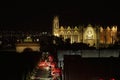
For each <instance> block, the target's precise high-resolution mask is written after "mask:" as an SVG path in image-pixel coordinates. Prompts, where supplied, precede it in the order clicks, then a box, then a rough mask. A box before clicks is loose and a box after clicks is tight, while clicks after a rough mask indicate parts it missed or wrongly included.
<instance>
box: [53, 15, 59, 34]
mask: <svg viewBox="0 0 120 80" xmlns="http://www.w3.org/2000/svg"><path fill="white" fill-rule="evenodd" d="M52 32H53V35H55V36H59V35H58V32H59V17H58V16H54V19H53V31H52Z"/></svg>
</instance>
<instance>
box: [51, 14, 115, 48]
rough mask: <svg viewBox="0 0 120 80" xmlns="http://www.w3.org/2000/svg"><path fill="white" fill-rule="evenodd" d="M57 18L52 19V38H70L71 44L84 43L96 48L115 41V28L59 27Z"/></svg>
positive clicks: (88, 26)
mask: <svg viewBox="0 0 120 80" xmlns="http://www.w3.org/2000/svg"><path fill="white" fill-rule="evenodd" d="M59 24H60V23H59V17H58V16H54V18H53V28H52V29H53V30H52V34H53V35H54V36H58V37H60V36H62V37H63V38H64V40H65V39H67V38H70V40H71V43H74V42H76V43H80V42H82V43H86V44H89V46H94V47H98V46H100V45H102V46H103V45H104V46H105V45H110V44H114V43H115V42H116V41H117V26H116V25H115V26H106V27H105V28H104V27H102V26H93V25H91V24H88V25H87V26H74V27H73V26H60V25H59Z"/></svg>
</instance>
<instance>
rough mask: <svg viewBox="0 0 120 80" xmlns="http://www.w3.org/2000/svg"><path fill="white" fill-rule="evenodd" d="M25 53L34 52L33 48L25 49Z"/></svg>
mask: <svg viewBox="0 0 120 80" xmlns="http://www.w3.org/2000/svg"><path fill="white" fill-rule="evenodd" d="M23 52H33V49H32V48H25V49H24V50H23Z"/></svg>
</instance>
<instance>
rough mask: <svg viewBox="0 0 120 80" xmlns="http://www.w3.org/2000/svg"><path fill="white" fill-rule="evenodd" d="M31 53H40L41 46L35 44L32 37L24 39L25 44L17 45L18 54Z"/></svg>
mask: <svg viewBox="0 0 120 80" xmlns="http://www.w3.org/2000/svg"><path fill="white" fill-rule="evenodd" d="M31 51H37V52H39V51H40V44H39V43H36V42H33V41H32V39H31V38H30V37H27V38H26V39H24V41H23V42H21V43H17V44H16V52H18V53H22V52H31Z"/></svg>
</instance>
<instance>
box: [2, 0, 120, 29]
mask: <svg viewBox="0 0 120 80" xmlns="http://www.w3.org/2000/svg"><path fill="white" fill-rule="evenodd" d="M0 13H1V14H0V20H1V21H0V23H1V27H0V28H1V29H6V30H37V31H50V30H51V27H52V20H53V16H54V15H59V18H60V25H70V26H75V25H82V24H88V23H91V24H100V25H114V24H115V25H118V26H119V25H120V9H119V3H118V2H115V1H114V2H113V1H111V2H105V1H102V0H100V1H99V0H96V1H91V0H89V1H87V0H83V1H82V0H81V1H77V2H75V1H56V2H55V1H52V2H50V1H44V2H35V1H26V2H25V1H24V2H15V3H10V4H9V5H8V7H5V6H2V7H1V11H0Z"/></svg>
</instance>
